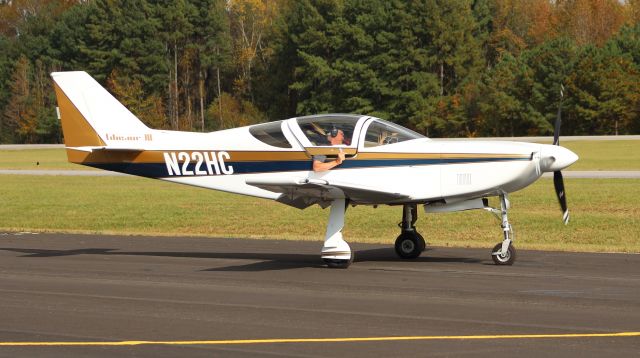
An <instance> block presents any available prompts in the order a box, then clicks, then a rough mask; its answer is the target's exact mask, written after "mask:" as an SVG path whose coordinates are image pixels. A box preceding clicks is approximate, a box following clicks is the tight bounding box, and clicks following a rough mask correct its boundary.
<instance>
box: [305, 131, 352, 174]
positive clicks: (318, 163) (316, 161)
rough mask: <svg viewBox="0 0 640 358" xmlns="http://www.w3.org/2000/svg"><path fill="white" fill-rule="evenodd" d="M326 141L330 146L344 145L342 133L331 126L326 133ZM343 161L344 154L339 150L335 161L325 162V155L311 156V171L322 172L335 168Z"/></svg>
mask: <svg viewBox="0 0 640 358" xmlns="http://www.w3.org/2000/svg"><path fill="white" fill-rule="evenodd" d="M326 134H327V140H328V141H329V144H330V145H343V144H344V132H343V131H342V130H341V129H338V128H336V127H335V126H333V127H332V128H331V130H330V131H328V132H327V133H326ZM344 159H345V154H344V153H343V152H342V150H340V153H338V157H337V158H336V159H335V160H330V161H327V156H326V155H314V156H313V171H314V172H322V171H325V170H329V169H332V168H335V167H337V166H338V165H340V164H342V162H343V161H344Z"/></svg>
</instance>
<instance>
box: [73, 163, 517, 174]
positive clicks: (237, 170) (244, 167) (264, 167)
mask: <svg viewBox="0 0 640 358" xmlns="http://www.w3.org/2000/svg"><path fill="white" fill-rule="evenodd" d="M521 160H526V161H528V160H530V159H529V158H442V159H362V160H349V159H347V160H345V161H344V162H343V163H342V165H340V166H339V167H338V168H336V169H354V168H379V167H398V166H415V165H434V164H464V163H482V162H504V161H521ZM85 165H88V166H91V167H95V168H100V169H104V170H110V171H114V172H120V173H126V174H131V175H137V176H143V177H148V178H170V177H174V176H175V177H180V176H192V175H168V172H167V166H166V164H165V163H86V164H85ZM226 165H227V166H228V167H233V174H256V173H272V172H288V171H305V170H312V162H311V160H304V161H300V160H286V161H256V162H231V161H228V162H226ZM195 166H196V164H195V163H189V164H188V165H187V170H189V171H190V172H193V173H195ZM180 169H181V170H182V164H180ZM200 169H201V170H202V169H203V168H200ZM213 175H216V174H213Z"/></svg>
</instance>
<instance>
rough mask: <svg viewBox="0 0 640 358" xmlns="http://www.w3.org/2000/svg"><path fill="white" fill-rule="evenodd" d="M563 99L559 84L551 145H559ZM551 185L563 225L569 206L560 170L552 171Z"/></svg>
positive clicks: (567, 217)
mask: <svg viewBox="0 0 640 358" xmlns="http://www.w3.org/2000/svg"><path fill="white" fill-rule="evenodd" d="M563 99H564V86H563V85H562V84H561V85H560V104H559V105H558V116H557V117H556V123H555V127H554V130H553V145H557V146H560V125H561V124H562V100H563ZM553 186H554V187H555V189H556V195H557V196H558V202H560V208H561V209H562V222H564V224H565V225H567V224H568V223H569V208H568V207H567V195H566V192H565V190H564V179H563V178H562V172H561V171H560V170H557V171H554V172H553Z"/></svg>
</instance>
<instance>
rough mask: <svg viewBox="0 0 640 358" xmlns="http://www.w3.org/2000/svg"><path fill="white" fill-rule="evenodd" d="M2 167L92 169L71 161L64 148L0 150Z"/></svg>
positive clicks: (0, 165)
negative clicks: (68, 159)
mask: <svg viewBox="0 0 640 358" xmlns="http://www.w3.org/2000/svg"><path fill="white" fill-rule="evenodd" d="M0 169H25V170H26V169H31V170H91V169H93V168H90V167H86V166H83V165H78V164H73V163H69V162H68V161H67V153H66V152H65V150H64V149H62V148H60V149H57V148H56V149H25V150H0Z"/></svg>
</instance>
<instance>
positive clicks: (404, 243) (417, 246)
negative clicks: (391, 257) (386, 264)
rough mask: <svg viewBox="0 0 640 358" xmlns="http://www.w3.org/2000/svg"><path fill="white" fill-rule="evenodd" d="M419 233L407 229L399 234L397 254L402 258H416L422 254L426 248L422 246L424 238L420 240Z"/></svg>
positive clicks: (396, 246)
mask: <svg viewBox="0 0 640 358" xmlns="http://www.w3.org/2000/svg"><path fill="white" fill-rule="evenodd" d="M418 235H419V234H417V233H416V232H415V231H407V232H403V233H402V234H400V236H398V238H397V239H396V245H395V248H396V254H398V256H399V257H400V258H403V259H415V258H417V257H418V256H420V254H421V253H422V250H424V247H423V246H422V243H423V242H424V239H422V240H420V237H419V236H418Z"/></svg>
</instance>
